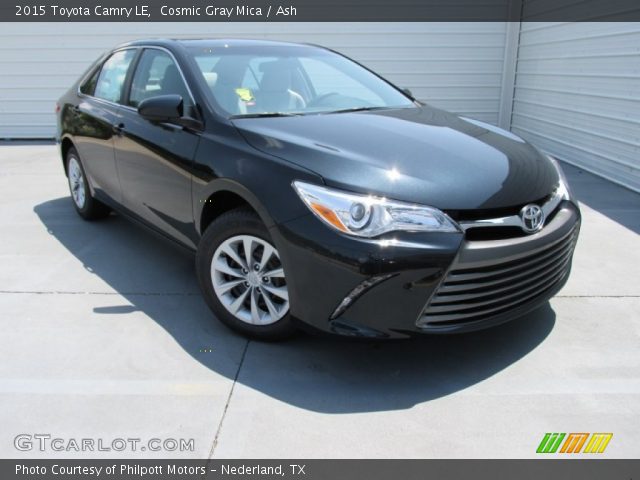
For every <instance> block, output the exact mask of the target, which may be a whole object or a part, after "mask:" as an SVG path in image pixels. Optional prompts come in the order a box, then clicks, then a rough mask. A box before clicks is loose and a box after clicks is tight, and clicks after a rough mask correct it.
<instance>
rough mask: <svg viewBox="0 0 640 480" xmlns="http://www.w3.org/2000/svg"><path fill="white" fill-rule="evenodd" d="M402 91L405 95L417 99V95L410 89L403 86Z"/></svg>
mask: <svg viewBox="0 0 640 480" xmlns="http://www.w3.org/2000/svg"><path fill="white" fill-rule="evenodd" d="M402 91H403V92H404V94H405V95H407V96H409V97H410V98H414V99H415V97H414V96H413V93H411V90H409V89H408V88H403V89H402Z"/></svg>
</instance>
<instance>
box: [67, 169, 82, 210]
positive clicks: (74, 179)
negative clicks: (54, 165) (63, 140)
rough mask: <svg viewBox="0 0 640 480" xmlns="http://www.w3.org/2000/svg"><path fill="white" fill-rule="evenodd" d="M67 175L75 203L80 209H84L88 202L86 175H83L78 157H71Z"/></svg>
mask: <svg viewBox="0 0 640 480" xmlns="http://www.w3.org/2000/svg"><path fill="white" fill-rule="evenodd" d="M67 173H68V176H69V189H70V190H71V196H72V197H73V201H74V203H75V204H76V206H77V207H78V208H79V209H82V208H84V204H85V201H86V195H85V191H84V175H82V168H80V162H79V161H78V159H77V158H76V157H69V166H68V172H67Z"/></svg>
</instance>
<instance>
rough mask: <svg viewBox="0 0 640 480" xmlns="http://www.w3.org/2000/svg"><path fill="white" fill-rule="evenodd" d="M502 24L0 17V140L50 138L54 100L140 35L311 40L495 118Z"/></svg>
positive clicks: (444, 102)
mask: <svg viewBox="0 0 640 480" xmlns="http://www.w3.org/2000/svg"><path fill="white" fill-rule="evenodd" d="M505 29H506V27H505V24H504V23H431V24H429V23H427V24H425V23H286V24H285V23H103V24H96V23H39V24H20V23H5V24H1V23H0V72H1V73H0V138H7V137H8V138H25V137H27V138H28V137H31V138H33V137H41V138H42V137H53V135H54V133H55V117H54V114H53V111H54V104H55V101H56V99H57V98H58V97H59V96H60V95H61V94H62V93H63V92H64V91H65V90H66V89H67V88H68V87H69V86H70V85H71V84H72V83H73V82H74V81H75V80H76V79H77V77H78V76H79V75H80V74H81V72H82V71H83V70H84V69H85V68H86V67H87V66H88V65H89V64H90V63H91V62H92V61H93V60H94V59H95V58H96V57H97V56H98V55H99V54H100V53H101V52H103V51H105V50H107V49H109V48H111V47H113V46H114V45H116V44H118V43H121V42H125V41H129V40H133V39H136V38H146V37H184V36H188V37H221V36H226V37H245V38H269V39H278V40H286V41H297V42H308V43H318V44H321V45H324V46H327V47H329V48H333V49H336V50H339V51H340V52H342V53H344V54H346V55H348V56H350V57H352V58H354V59H355V60H357V61H359V62H361V63H363V64H365V65H366V66H368V67H370V68H372V69H373V70H375V71H377V72H378V73H380V74H382V75H383V76H385V77H387V78H388V79H390V80H391V81H392V82H394V83H396V84H397V85H399V86H401V87H407V88H410V89H411V90H412V91H413V93H414V95H416V96H417V97H418V98H419V99H422V100H425V101H428V102H430V103H432V104H433V105H435V106H439V107H442V108H445V109H448V110H451V111H453V112H457V113H461V114H464V115H468V116H470V117H474V118H478V119H480V120H485V121H488V122H491V123H497V121H498V110H499V102H500V82H501V78H502V77H501V75H502V64H503V57H504V45H505Z"/></svg>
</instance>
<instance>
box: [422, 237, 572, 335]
mask: <svg viewBox="0 0 640 480" xmlns="http://www.w3.org/2000/svg"><path fill="white" fill-rule="evenodd" d="M577 236H578V232H577V229H575V228H574V229H573V230H572V231H571V232H569V233H568V234H567V235H565V236H564V237H562V238H560V239H559V240H557V241H556V242H555V243H553V244H552V245H549V246H548V247H546V248H544V249H542V250H538V251H536V252H535V253H532V252H526V253H523V254H522V256H520V257H519V258H517V259H515V260H509V261H503V262H500V261H499V260H496V263H494V264H491V265H488V266H482V267H475V268H465V265H464V264H460V263H458V264H456V265H454V266H453V267H452V269H451V270H450V271H449V273H448V274H447V277H446V278H445V280H444V282H443V283H442V284H441V285H440V287H439V288H438V290H437V291H436V293H435V294H434V295H433V296H432V298H431V301H430V302H429V305H428V306H427V308H426V309H425V310H424V312H423V314H422V316H421V317H420V318H419V319H418V322H417V323H418V326H419V327H421V328H429V327H438V326H442V327H444V326H452V325H457V324H463V323H469V322H475V321H477V320H483V319H486V318H490V317H493V316H496V315H500V314H502V313H505V312H508V311H509V310H512V309H515V308H517V307H519V306H521V305H524V304H526V303H529V302H532V301H534V300H535V299H536V298H538V297H543V296H544V295H545V294H546V293H547V292H550V291H551V290H552V289H553V288H554V287H556V286H557V285H558V283H560V282H561V281H562V280H563V279H564V277H565V276H566V275H567V273H568V271H569V268H570V265H571V256H572V255H573V250H574V247H575V243H576V238H577Z"/></svg>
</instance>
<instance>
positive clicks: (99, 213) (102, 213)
mask: <svg viewBox="0 0 640 480" xmlns="http://www.w3.org/2000/svg"><path fill="white" fill-rule="evenodd" d="M73 161H77V164H78V166H79V167H80V172H82V178H81V179H80V180H79V181H81V182H82V186H83V188H84V202H82V203H81V204H79V203H78V201H77V200H76V199H75V197H74V188H73V187H72V182H71V177H70V175H72V172H70V171H69V170H70V164H71V162H73ZM65 166H66V169H67V177H68V180H69V182H68V183H69V193H70V195H71V203H73V206H74V208H75V209H76V212H78V215H80V216H81V217H82V218H84V219H85V220H98V219H101V218H105V217H107V216H109V213H111V209H110V208H109V207H108V206H106V205H105V204H104V203H102V202H100V201H99V200H96V199H95V198H94V197H93V196H92V195H91V189H90V188H89V182H88V180H87V174H86V173H85V170H84V166H83V165H82V160H81V159H80V155H78V152H77V150H76V149H75V148H73V147H71V148H70V149H69V151H68V152H67V156H66V158H65Z"/></svg>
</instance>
